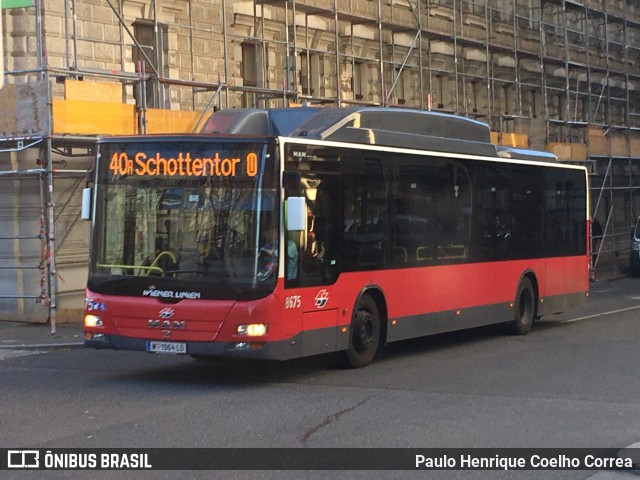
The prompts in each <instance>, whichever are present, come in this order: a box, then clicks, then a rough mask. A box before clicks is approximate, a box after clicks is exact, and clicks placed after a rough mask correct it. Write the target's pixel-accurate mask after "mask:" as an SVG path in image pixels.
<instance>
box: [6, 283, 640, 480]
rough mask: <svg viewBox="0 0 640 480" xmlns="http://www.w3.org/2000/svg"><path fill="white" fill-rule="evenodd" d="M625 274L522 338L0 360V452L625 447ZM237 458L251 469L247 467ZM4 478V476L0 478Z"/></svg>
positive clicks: (629, 373) (631, 374)
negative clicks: (275, 359) (258, 353)
mask: <svg viewBox="0 0 640 480" xmlns="http://www.w3.org/2000/svg"><path fill="white" fill-rule="evenodd" d="M639 322H640V279H634V278H627V279H620V280H615V281H610V282H596V283H593V284H592V289H591V297H590V299H589V301H588V302H587V303H586V304H585V305H584V306H583V307H581V308H580V309H576V310H574V311H572V312H569V313H566V314H562V315H557V316H552V317H547V318H543V319H541V321H539V323H538V324H537V326H536V327H535V328H534V330H533V331H532V332H531V333H530V334H529V335H527V336H524V337H514V336H509V335H505V334H504V333H503V331H502V330H501V329H500V328H498V327H491V328H482V329H475V330H471V331H466V332H459V333H454V334H446V335H439V336H434V337H430V338H426V339H420V340H412V341H409V342H402V343H399V344H393V345H391V346H390V347H388V348H387V349H386V351H385V352H384V355H383V356H382V357H381V358H378V359H377V360H376V361H375V362H374V363H373V364H372V365H370V366H369V367H367V368H364V369H359V370H342V369H339V368H336V367H334V366H333V365H332V361H331V359H330V358H327V357H319V358H311V359H303V360H297V361H292V362H286V363H246V362H244V363H234V362H201V361H196V360H193V359H191V358H189V357H181V356H180V357H179V356H166V355H164V356H163V355H150V354H144V353H137V352H112V351H94V350H85V349H79V350H69V351H51V352H47V353H45V354H36V353H32V354H30V355H24V356H13V357H10V358H5V359H4V360H2V361H0V385H1V390H0V391H1V394H0V398H1V401H0V447H2V448H29V447H32V448H66V447H70V448H71V447H72V448H107V447H114V448H121V447H132V448H142V447H207V448H209V447H211V448H213V447H414V448H433V447H522V448H535V447H558V448H573V447H585V448H598V447H612V448H621V447H625V446H628V445H631V444H634V443H636V442H639V441H640V381H639V377H640V374H639V365H640V348H638V345H640V329H639V328H638V324H639ZM249 461H251V460H250V459H249ZM2 473H3V475H1V477H2V478H92V479H93V478H109V479H110V478H172V479H173V478H181V479H184V478H237V479H244V478H269V479H270V478H274V479H275V478H278V479H280V478H313V479H315V478H367V479H370V478H443V479H455V478H465V479H468V478H471V479H475V478H478V479H484V478H518V479H519V478H523V479H537V478H545V479H546V478H549V479H565V478H567V479H585V478H592V479H596V480H607V479H609V478H627V477H628V478H638V476H634V475H633V474H628V473H627V474H612V473H610V472H601V473H597V472H589V471H546V472H532V471H520V472H487V471H477V472H468V471H467V472H460V471H450V472H411V471H405V472H355V471H350V472H171V471H156V472H141V473H136V474H135V475H133V474H132V473H130V472H2ZM4 473H11V474H12V475H6V476H5V475H4Z"/></svg>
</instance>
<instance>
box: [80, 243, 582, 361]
mask: <svg viewBox="0 0 640 480" xmlns="http://www.w3.org/2000/svg"><path fill="white" fill-rule="evenodd" d="M588 258H589V257H588V256H587V255H585V256H576V257H559V258H551V259H534V260H515V261H502V262H491V263H475V264H461V265H447V266H431V267H422V268H406V269H397V270H383V271H364V272H353V273H342V274H341V275H340V276H339V277H338V280H337V281H336V282H335V284H333V285H330V286H317V287H307V288H285V287H284V280H283V279H282V278H281V279H279V280H278V283H277V286H276V289H275V291H274V292H273V293H272V294H270V295H269V296H267V297H266V298H263V299H259V300H254V301H248V302H241V301H233V300H220V301H216V300H189V299H185V300H181V301H180V302H178V303H175V304H169V303H165V302H162V301H160V300H158V299H155V298H153V299H152V298H139V297H125V296H109V295H99V294H94V293H92V292H90V291H87V298H88V299H92V300H93V301H94V302H100V303H101V304H104V306H105V309H104V311H103V312H100V315H101V317H102V320H103V326H101V327H94V328H89V327H87V328H86V331H87V333H88V334H89V335H91V333H99V334H104V335H106V336H107V338H110V339H112V344H111V345H105V347H106V348H114V344H113V342H114V341H113V339H118V338H126V339H138V340H141V341H146V340H162V341H171V342H187V343H188V347H187V353H192V352H193V351H194V348H195V349H196V351H198V352H205V353H206V352H210V349H209V348H208V346H212V345H217V346H218V347H219V348H217V349H214V350H213V354H214V355H226V354H232V355H242V356H249V357H252V356H255V357H258V358H263V357H264V358H274V359H286V358H295V357H300V356H305V355H312V354H318V353H323V352H331V351H336V350H342V349H345V348H346V347H347V346H348V331H349V328H348V327H349V325H350V323H351V316H352V310H353V308H354V306H355V303H356V301H357V299H358V296H359V295H360V293H361V292H362V291H364V290H366V289H376V290H377V291H379V292H380V293H381V294H382V297H383V298H384V302H385V307H386V319H387V325H386V331H387V340H389V341H395V340H401V339H403V338H409V337H412V336H420V335H422V334H430V333H438V332H444V331H451V330H458V329H461V328H468V327H474V326H478V325H487V324H493V323H503V322H508V321H509V320H511V315H512V313H510V309H511V308H512V306H513V302H514V299H515V295H516V289H517V286H518V283H519V281H520V279H521V277H522V276H523V275H524V274H531V275H532V276H533V278H534V279H535V282H536V283H537V289H538V298H539V300H538V302H539V303H538V309H539V311H538V313H539V314H548V313H553V312H555V311H561V310H563V309H564V308H566V306H567V305H570V306H574V305H576V304H578V303H580V302H581V301H582V300H583V299H584V298H585V296H586V294H587V292H588V286H589V285H588ZM554 305H555V306H557V307H554ZM87 313H95V312H91V311H89V309H88V310H87ZM164 317H167V318H164ZM431 322H433V325H430V323H431ZM251 323H261V324H267V325H268V332H267V334H266V335H265V336H263V337H255V338H251V339H247V338H246V337H243V336H240V335H238V334H237V328H238V325H242V324H251ZM436 323H438V325H436ZM398 332H400V333H398ZM242 342H258V343H259V344H260V348H257V349H250V350H247V351H243V352H238V351H237V349H236V348H235V346H236V345H237V344H240V343H242ZM272 343H273V344H277V345H278V348H277V349H276V350H275V351H273V352H270V351H268V350H269V349H268V348H266V352H267V353H264V352H262V350H263V348H264V347H268V346H269V345H270V344H272ZM132 345H133V344H125V345H124V346H122V345H121V346H119V347H118V345H117V342H115V348H131V349H144V348H143V346H142V343H140V342H138V343H137V344H136V345H137V347H132ZM92 346H99V345H95V344H94V345H92Z"/></svg>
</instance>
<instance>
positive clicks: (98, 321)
mask: <svg viewBox="0 0 640 480" xmlns="http://www.w3.org/2000/svg"><path fill="white" fill-rule="evenodd" d="M84 326H85V327H89V328H95V327H101V326H102V318H100V317H99V316H97V315H85V316H84Z"/></svg>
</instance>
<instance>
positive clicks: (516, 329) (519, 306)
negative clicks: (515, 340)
mask: <svg viewBox="0 0 640 480" xmlns="http://www.w3.org/2000/svg"><path fill="white" fill-rule="evenodd" d="M513 310H514V312H513V317H514V318H513V320H512V321H511V323H510V324H509V330H510V331H511V333H513V334H514V335H526V334H527V333H528V332H529V330H531V326H532V325H533V320H534V319H535V318H536V293H535V289H534V288H533V283H531V280H530V279H529V278H527V277H524V278H523V279H522V280H521V281H520V285H518V290H517V292H516V301H515V304H514V306H513Z"/></svg>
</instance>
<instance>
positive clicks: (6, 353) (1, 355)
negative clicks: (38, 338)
mask: <svg viewBox="0 0 640 480" xmlns="http://www.w3.org/2000/svg"><path fill="white" fill-rule="evenodd" d="M41 353H45V352H43V351H41V350H9V349H6V350H0V361H2V360H7V359H9V358H17V357H26V356H27V355H39V354H41Z"/></svg>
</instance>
